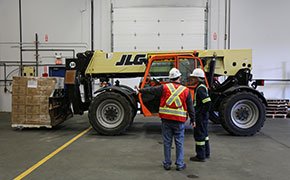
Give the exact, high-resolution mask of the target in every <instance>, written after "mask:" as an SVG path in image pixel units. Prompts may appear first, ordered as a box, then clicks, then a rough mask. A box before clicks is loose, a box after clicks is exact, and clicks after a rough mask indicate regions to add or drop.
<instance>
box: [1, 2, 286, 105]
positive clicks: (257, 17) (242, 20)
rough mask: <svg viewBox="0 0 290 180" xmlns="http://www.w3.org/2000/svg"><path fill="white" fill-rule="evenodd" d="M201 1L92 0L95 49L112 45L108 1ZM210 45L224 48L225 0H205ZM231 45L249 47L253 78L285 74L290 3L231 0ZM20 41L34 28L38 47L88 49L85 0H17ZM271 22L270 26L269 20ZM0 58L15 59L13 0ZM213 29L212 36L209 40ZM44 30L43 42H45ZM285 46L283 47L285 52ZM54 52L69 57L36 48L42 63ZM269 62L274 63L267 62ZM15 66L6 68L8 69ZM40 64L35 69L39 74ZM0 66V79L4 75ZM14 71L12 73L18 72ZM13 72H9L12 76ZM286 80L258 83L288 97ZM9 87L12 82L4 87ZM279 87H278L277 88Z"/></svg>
mask: <svg viewBox="0 0 290 180" xmlns="http://www.w3.org/2000/svg"><path fill="white" fill-rule="evenodd" d="M204 2H205V0H196V1H192V0H182V1H181V0H159V1H155V0H111V1H109V0H94V3H95V7H94V11H95V14H94V18H95V20H94V23H95V25H94V35H95V37H94V49H103V50H105V51H110V50H111V3H112V4H113V6H114V7H118V8H122V7H156V6H159V7H167V6H170V7H174V6H178V7H187V6H201V7H202V6H204ZM209 3H210V11H209V16H210V17H209V48H211V49H223V48H224V43H225V41H224V32H225V28H224V25H225V23H224V20H225V18H224V14H225V12H224V11H225V0H210V1H209ZM231 4H232V6H231V48H252V49H253V63H254V71H253V72H254V77H255V78H267V79H269V78H283V79H286V78H287V79H290V78H289V73H288V72H287V71H288V69H289V59H288V56H287V54H286V53H287V52H288V51H289V47H290V45H289V36H288V34H287V33H288V32H290V31H289V30H290V27H289V23H287V22H288V21H287V17H288V15H289V13H290V12H288V10H287V7H289V5H290V4H289V2H288V1H287V0H279V1H275V3H273V1H271V0H263V1H262V0H256V1H251V0H243V1H237V0H232V1H231ZM22 6H23V7H22V11H23V12H22V15H23V17H22V18H23V41H24V42H25V44H24V47H25V48H33V47H34V44H33V42H34V36H35V33H38V35H39V41H40V43H41V47H40V48H68V49H75V50H76V52H82V51H85V50H87V49H90V48H91V44H90V43H91V42H90V0H50V1H48V0H22ZM269 22H270V23H271V25H270V26H269V25H268V23H269ZM0 23H1V28H0V60H1V61H3V60H19V44H17V43H19V14H18V0H1V1H0ZM213 34H216V35H217V39H216V40H214V39H213ZM46 35H47V37H48V41H47V42H45V36H46ZM287 50H288V51H287ZM55 53H58V54H60V53H61V54H62V56H63V57H64V58H65V57H71V56H72V54H71V53H70V52H40V61H41V63H53V62H54V59H55ZM34 54H35V53H34V52H30V53H29V52H24V53H23V59H24V60H25V61H27V60H34V59H35V56H34ZM272 61H274V62H275V63H271V62H272ZM15 68H16V67H10V68H7V70H8V72H10V71H12V70H14V69H15ZM42 71H43V68H42V67H41V68H40V73H39V74H41V73H42ZM3 74H4V73H3V67H0V79H3V78H4V77H3ZM17 74H18V72H17V71H15V72H14V73H12V74H11V75H17ZM11 77H12V76H9V79H11ZM287 87H288V84H287V85H281V84H278V85H277V84H273V83H272V84H270V83H268V82H267V83H266V88H262V89H261V90H263V91H264V92H265V95H266V97H268V98H274V97H276V98H290V94H289V90H288V88H287ZM3 89H4V87H3V82H0V111H10V110H11V94H10V93H4V90H3ZM9 89H11V87H9ZM281 89H282V91H281Z"/></svg>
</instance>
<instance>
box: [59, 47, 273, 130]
mask: <svg viewBox="0 0 290 180" xmlns="http://www.w3.org/2000/svg"><path fill="white" fill-rule="evenodd" d="M173 67H176V68H178V69H179V70H180V71H181V73H182V79H181V82H182V84H183V85H185V86H187V87H189V88H190V89H191V91H192V92H194V88H195V87H194V86H193V85H191V82H190V80H189V74H190V73H192V71H193V70H194V69H195V68H202V69H204V71H205V75H206V84H207V86H208V88H209V93H210V97H211V99H212V107H211V112H210V120H211V121H213V122H215V123H221V124H222V126H223V127H224V129H225V130H226V131H228V132H229V133H230V134H232V135H239V136H250V135H254V134H255V133H257V132H258V131H259V130H260V129H261V128H262V126H263V125H264V121H265V119H266V115H265V114H266V112H265V107H266V105H267V102H266V99H265V98H264V96H263V95H262V93H260V92H259V91H257V90H256V89H255V88H256V87H257V85H260V84H262V83H261V82H258V81H257V82H256V81H252V74H251V69H252V51H251V50H250V49H241V50H188V51H172V52H171V51H170V52H162V51H160V52H114V53H107V52H103V51H86V52H84V53H78V54H77V58H75V59H67V60H66V76H65V84H66V91H65V94H66V95H67V97H68V100H69V102H70V103H71V104H72V107H73V112H74V114H83V113H84V111H87V110H88V116H89V121H90V123H91V125H92V126H93V128H94V129H95V130H96V131H97V132H98V133H100V134H104V135H117V134H120V133H123V132H125V131H126V130H127V129H128V127H130V125H131V124H132V123H133V120H134V117H135V116H136V114H137V111H138V110H140V112H141V113H142V114H143V115H144V116H154V115H157V114H158V109H159V100H158V98H155V97H154V95H151V94H149V95H145V94H143V95H142V94H138V95H137V94H136V91H135V90H134V89H133V88H132V87H129V86H127V85H125V84H121V83H120V80H122V78H136V77H140V79H141V82H140V84H139V86H140V87H141V88H143V87H149V86H157V85H160V84H164V83H167V82H169V79H168V72H169V70H170V69H171V68H173ZM96 78H99V79H100V81H102V82H104V81H106V82H107V83H106V84H107V85H106V86H104V87H102V88H100V89H98V90H96V91H95V92H93V89H94V88H93V82H94V80H95V79H96ZM109 79H111V80H112V79H113V80H115V82H113V81H112V85H110V84H109V82H108V80H109ZM250 83H251V84H250ZM80 86H82V89H83V96H82V95H81V93H82V92H81V90H80Z"/></svg>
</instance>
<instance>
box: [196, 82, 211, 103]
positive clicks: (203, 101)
mask: <svg viewBox="0 0 290 180" xmlns="http://www.w3.org/2000/svg"><path fill="white" fill-rule="evenodd" d="M199 87H204V88H205V89H206V93H207V96H208V90H207V87H206V86H205V85H204V84H200V85H199V86H198V87H197V88H196V90H195V92H194V103H193V106H194V107H195V106H196V94H197V90H198V88H199ZM209 101H211V99H210V97H207V98H205V99H203V100H202V103H203V104H204V103H207V102H209Z"/></svg>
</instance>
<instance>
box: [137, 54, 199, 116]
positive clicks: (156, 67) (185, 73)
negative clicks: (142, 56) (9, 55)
mask: <svg viewBox="0 0 290 180" xmlns="http://www.w3.org/2000/svg"><path fill="white" fill-rule="evenodd" d="M173 67H176V68H177V69H179V70H180V72H181V74H182V76H181V84H182V85H184V86H187V87H188V88H190V89H192V90H193V89H194V88H195V87H194V86H193V84H192V83H191V82H190V78H189V76H190V74H191V73H192V71H193V70H194V69H195V68H202V69H203V65H202V62H201V60H200V59H199V58H197V57H195V56H194V55H188V54H186V55H182V54H166V55H153V56H151V57H150V58H149V60H148V64H147V67H146V71H145V74H144V78H143V80H142V82H141V85H140V87H141V88H146V87H152V86H158V85H162V84H166V83H169V82H170V79H169V78H168V72H169V71H170V69H172V68H173ZM139 102H140V104H141V109H142V112H143V114H144V116H152V115H154V114H157V113H158V111H159V104H160V98H159V97H155V95H153V94H141V95H139Z"/></svg>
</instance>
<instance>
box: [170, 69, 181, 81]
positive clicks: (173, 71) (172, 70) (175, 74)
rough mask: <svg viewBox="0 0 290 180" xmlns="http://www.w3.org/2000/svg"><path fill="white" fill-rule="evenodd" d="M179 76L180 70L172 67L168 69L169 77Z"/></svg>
mask: <svg viewBox="0 0 290 180" xmlns="http://www.w3.org/2000/svg"><path fill="white" fill-rule="evenodd" d="M179 76H181V73H180V71H179V70H178V69H176V68H172V69H171V70H170V71H169V79H174V78H178V77H179Z"/></svg>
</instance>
